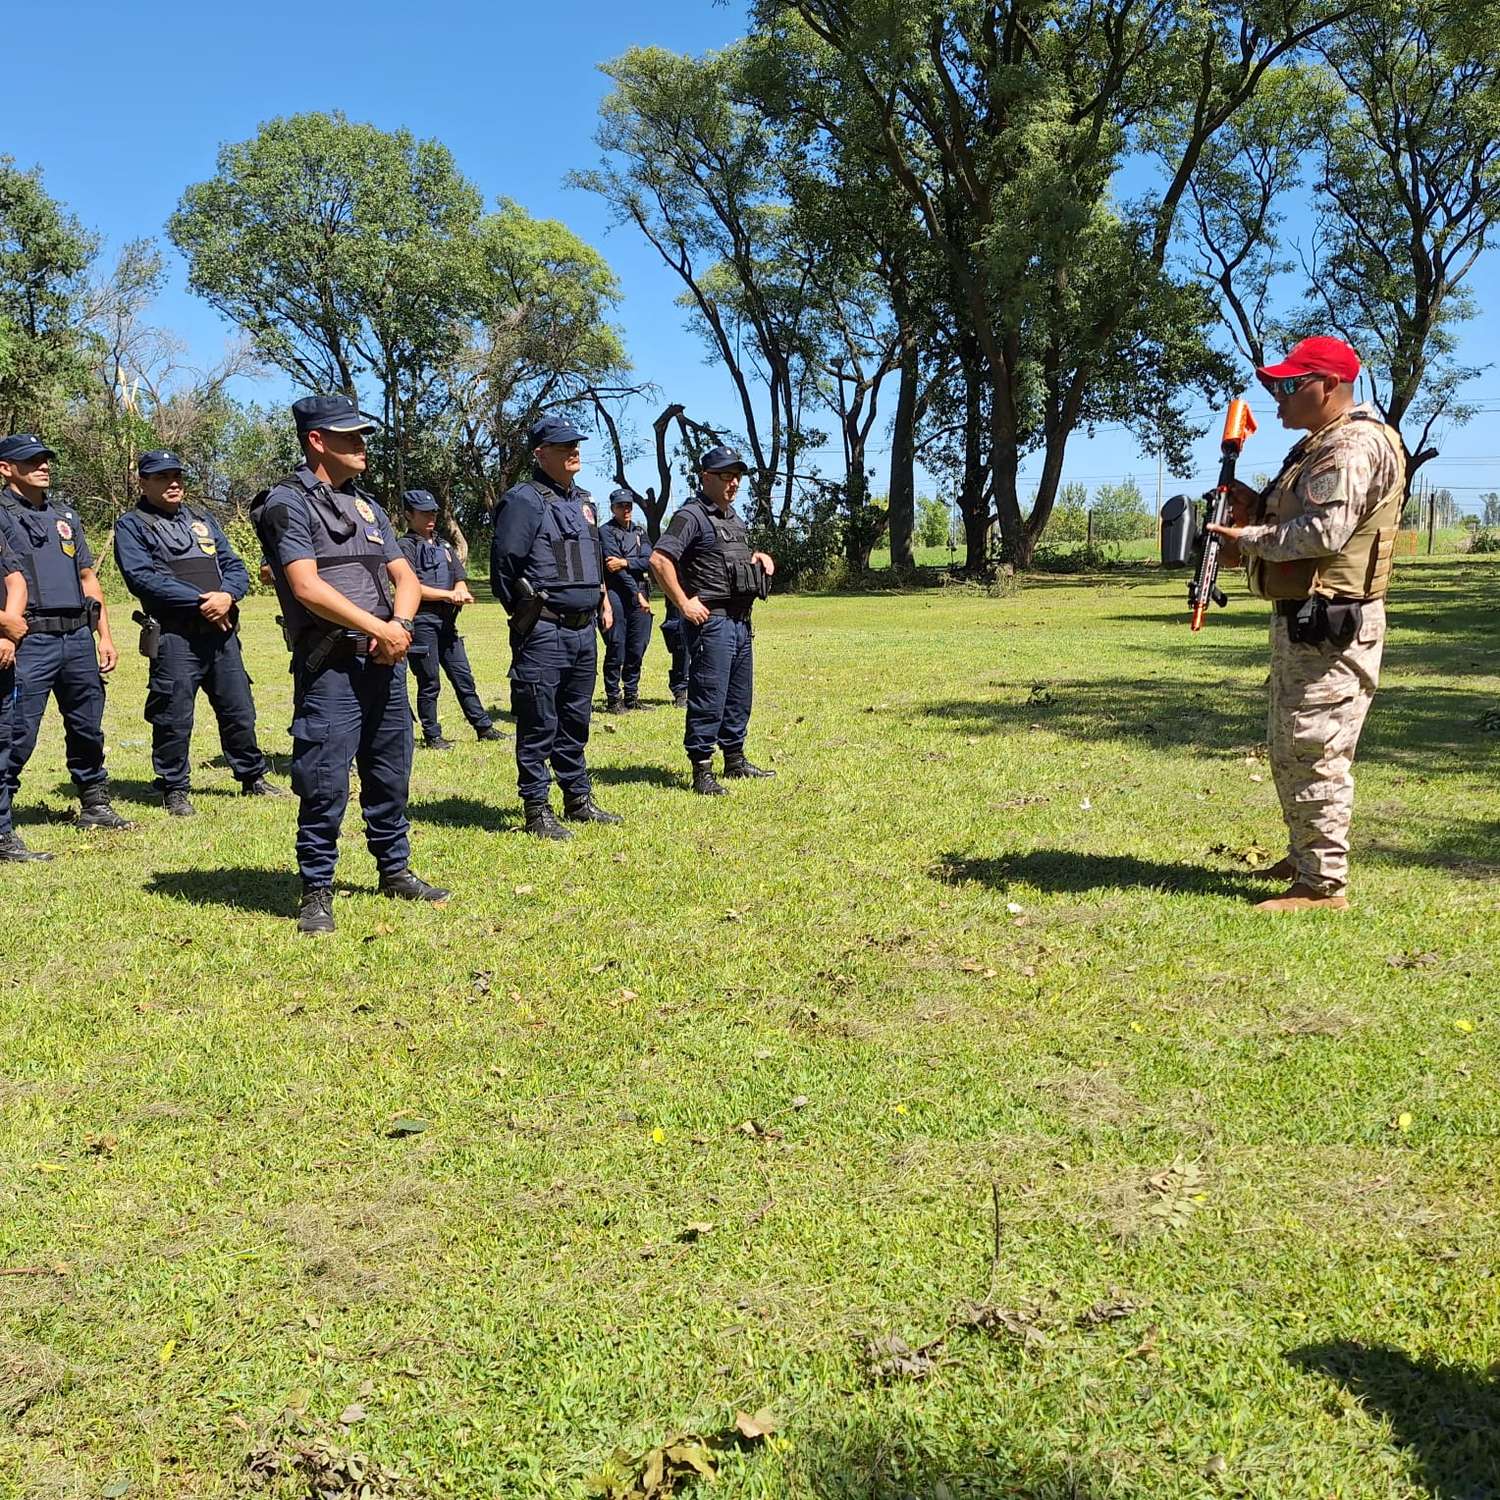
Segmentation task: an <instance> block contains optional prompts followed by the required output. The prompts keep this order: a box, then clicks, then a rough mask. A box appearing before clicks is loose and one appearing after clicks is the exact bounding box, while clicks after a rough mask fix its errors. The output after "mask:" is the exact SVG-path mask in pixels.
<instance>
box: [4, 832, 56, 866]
mask: <svg viewBox="0 0 1500 1500" xmlns="http://www.w3.org/2000/svg"><path fill="white" fill-rule="evenodd" d="M51 858H52V856H51V855H50V854H47V853H44V852H43V851H42V850H41V849H28V848H27V847H26V842H25V840H24V839H22V837H21V835H20V834H19V833H14V832H12V833H0V863H4V864H9V865H27V864H33V863H40V862H41V861H42V860H48V859H51Z"/></svg>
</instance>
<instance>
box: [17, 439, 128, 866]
mask: <svg viewBox="0 0 1500 1500" xmlns="http://www.w3.org/2000/svg"><path fill="white" fill-rule="evenodd" d="M56 456H57V455H56V454H55V453H53V451H52V450H51V449H50V448H49V447H48V446H47V445H46V444H45V443H44V442H42V441H41V439H40V438H38V437H35V436H33V435H32V434H31V433H18V434H15V435H13V436H11V437H7V438H0V483H3V484H4V486H5V488H4V489H3V490H0V529H3V530H4V532H5V534H6V535H5V539H6V541H7V542H8V543H9V544H10V549H11V551H13V552H15V553H16V554H17V555H18V556H19V557H20V559H21V570H22V572H23V573H25V575H26V625H27V629H26V634H25V636H24V638H23V639H22V640H21V642H20V644H19V645H18V646H17V647H16V665H15V689H14V692H15V698H16V703H15V707H14V708H13V710H12V712H11V734H10V754H9V757H8V759H7V760H6V764H5V771H4V775H5V779H6V782H7V794H8V796H9V797H10V798H12V799H14V797H15V793H16V790H17V788H19V786H20V785H21V773H22V772H23V771H24V770H25V769H26V762H27V761H29V760H30V759H31V753H32V751H33V750H35V749H36V741H37V734H38V732H39V731H40V730H41V727H42V715H43V713H44V712H45V711H46V708H47V699H48V698H49V697H55V698H56V699H57V706H58V708H59V710H61V712H62V719H63V735H64V745H65V754H66V756H67V763H68V774H69V775H70V776H71V777H72V778H73V785H74V786H76V787H77V788H78V796H79V801H80V802H81V803H82V808H81V810H80V812H79V814H78V818H77V826H78V827H80V828H129V827H130V826H131V825H130V823H129V822H128V821H127V820H126V819H124V818H122V817H121V816H120V815H119V813H117V812H116V811H115V810H114V808H113V807H112V806H111V805H110V800H109V773H108V771H106V770H105V767H104V674H105V673H106V672H112V671H114V668H115V663H116V662H117V661H118V660H119V653H118V652H116V650H115V643H114V639H113V637H112V636H111V635H110V632H109V612H108V610H106V609H105V607H104V593H103V591H102V590H101V589H100V587H99V580H98V578H97V577H96V576H95V574H94V555H93V553H92V552H90V551H89V544H88V541H87V539H86V538H85V537H84V534H83V522H82V521H80V520H79V519H78V512H77V511H75V510H73V509H72V508H71V507H70V506H67V505H64V504H62V503H61V502H54V501H53V500H52V499H51V497H50V496H49V495H48V490H49V488H50V486H51V483H52V467H51V465H52V460H53V459H54V458H55V457H56ZM96 636H97V638H98V645H97V653H96V647H95V637H96ZM12 839H13V840H14V831H12ZM12 857H13V856H12Z"/></svg>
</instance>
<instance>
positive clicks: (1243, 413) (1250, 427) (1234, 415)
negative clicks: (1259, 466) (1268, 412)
mask: <svg viewBox="0 0 1500 1500" xmlns="http://www.w3.org/2000/svg"><path fill="white" fill-rule="evenodd" d="M1254 431H1255V413H1254V412H1252V411H1251V410H1250V403H1249V402H1248V401H1231V402H1230V403H1229V411H1228V412H1227V413H1226V414H1225V417H1224V446H1225V447H1226V448H1231V447H1232V448H1241V447H1243V446H1244V443H1245V439H1246V438H1247V437H1249V436H1250V434H1251V433H1252V432H1254Z"/></svg>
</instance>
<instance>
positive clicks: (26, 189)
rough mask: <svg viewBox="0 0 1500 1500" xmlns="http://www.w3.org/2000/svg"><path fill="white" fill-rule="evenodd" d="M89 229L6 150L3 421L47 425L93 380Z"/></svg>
mask: <svg viewBox="0 0 1500 1500" xmlns="http://www.w3.org/2000/svg"><path fill="white" fill-rule="evenodd" d="M98 248H99V242H98V240H97V238H96V237H95V236H94V235H92V234H90V233H88V232H87V231H86V230H84V229H83V227H82V226H81V225H80V224H79V223H78V221H77V219H75V218H74V217H73V216H72V215H71V214H70V213H68V212H67V210H66V209H64V208H63V206H62V205H61V204H60V203H58V202H57V200H56V199H54V198H53V197H51V196H50V195H49V194H48V192H47V190H46V188H45V187H44V186H43V185H42V175H41V172H40V171H31V172H25V171H22V170H21V169H20V168H19V167H17V166H16V164H15V162H14V160H13V159H12V158H11V157H9V156H0V428H3V430H4V431H6V432H14V431H16V430H17V429H18V428H20V427H41V426H45V425H46V423H47V420H48V418H49V417H50V416H51V415H52V413H53V412H54V411H55V410H56V409H57V406H58V404H59V403H60V402H62V401H64V400H66V399H68V398H69V397H71V396H74V395H77V394H78V393H79V392H81V391H82V390H83V389H84V388H85V387H86V385H87V383H88V380H89V373H90V372H89V365H90V354H91V352H92V351H91V347H90V344H89V340H88V337H87V330H86V326H85V325H86V319H87V293H88V272H89V267H90V266H91V265H92V264H93V261H94V257H95V255H96V254H97V253H98Z"/></svg>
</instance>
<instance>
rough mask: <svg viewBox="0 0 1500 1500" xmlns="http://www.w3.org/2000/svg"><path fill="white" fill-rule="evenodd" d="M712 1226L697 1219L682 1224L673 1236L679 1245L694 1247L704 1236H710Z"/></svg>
mask: <svg viewBox="0 0 1500 1500" xmlns="http://www.w3.org/2000/svg"><path fill="white" fill-rule="evenodd" d="M713 1232H714V1226H713V1225H712V1224H711V1223H710V1222H709V1221H708V1220H707V1219H698V1220H695V1221H694V1222H693V1223H691V1224H684V1225H683V1226H682V1228H681V1229H679V1230H678V1231H677V1234H676V1236H675V1238H676V1240H677V1243H678V1244H679V1245H696V1244H697V1243H698V1241H699V1240H701V1239H702V1238H703V1236H704V1235H706V1234H712V1233H713Z"/></svg>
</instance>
